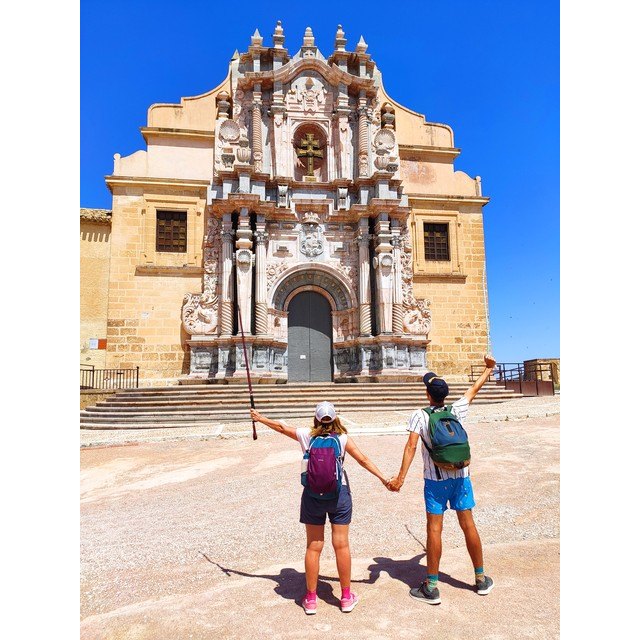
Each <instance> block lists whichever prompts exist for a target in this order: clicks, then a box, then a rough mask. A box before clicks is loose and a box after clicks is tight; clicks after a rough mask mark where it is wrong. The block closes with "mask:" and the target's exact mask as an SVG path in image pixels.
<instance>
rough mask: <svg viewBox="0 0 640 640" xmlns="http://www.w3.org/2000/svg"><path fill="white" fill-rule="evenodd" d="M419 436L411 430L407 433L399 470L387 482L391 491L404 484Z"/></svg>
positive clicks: (397, 489)
mask: <svg viewBox="0 0 640 640" xmlns="http://www.w3.org/2000/svg"><path fill="white" fill-rule="evenodd" d="M419 437H420V436H419V435H418V434H417V433H415V432H413V431H412V432H411V433H410V434H409V438H408V439H407V444H405V445H404V453H403V454H402V464H401V465H400V471H398V475H397V476H396V477H395V478H392V479H391V481H390V482H389V489H391V491H400V487H401V486H402V485H403V484H404V479H405V478H406V477H407V472H408V471H409V467H410V466H411V463H412V462H413V458H414V457H415V455H416V450H417V448H418V438H419Z"/></svg>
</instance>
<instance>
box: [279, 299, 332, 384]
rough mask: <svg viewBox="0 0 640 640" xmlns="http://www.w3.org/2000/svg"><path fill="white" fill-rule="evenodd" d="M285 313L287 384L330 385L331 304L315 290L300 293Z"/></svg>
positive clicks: (292, 300)
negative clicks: (326, 383)
mask: <svg viewBox="0 0 640 640" xmlns="http://www.w3.org/2000/svg"><path fill="white" fill-rule="evenodd" d="M288 311H289V317H288V358H287V361H288V369H289V376H288V378H289V382H331V380H332V379H333V378H332V371H333V362H332V360H333V359H332V340H331V336H332V325H331V305H330V304H329V302H328V301H327V299H326V298H325V297H324V296H322V295H320V294H319V293H317V292H315V291H301V292H300V293H298V294H296V295H295V296H294V297H293V298H292V299H291V301H290V302H289V309H288Z"/></svg>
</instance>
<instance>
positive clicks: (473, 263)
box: [413, 206, 489, 382]
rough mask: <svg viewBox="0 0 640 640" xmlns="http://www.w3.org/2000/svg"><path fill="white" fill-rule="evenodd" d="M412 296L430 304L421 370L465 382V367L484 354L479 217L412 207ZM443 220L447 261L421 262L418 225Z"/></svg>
mask: <svg viewBox="0 0 640 640" xmlns="http://www.w3.org/2000/svg"><path fill="white" fill-rule="evenodd" d="M413 221H414V224H415V226H414V229H415V235H414V239H415V244H414V247H415V248H414V292H415V296H416V298H419V299H426V300H430V301H431V305H430V307H429V309H430V311H431V332H430V333H429V339H430V340H431V342H430V344H429V345H428V347H427V368H428V369H430V370H433V371H435V372H436V373H438V374H440V375H446V376H448V378H449V379H450V380H452V381H460V382H463V381H464V382H466V381H467V380H468V379H469V377H468V376H469V374H470V371H471V365H473V364H482V362H483V356H484V354H485V353H487V351H488V342H489V341H488V330H487V307H486V304H485V302H486V297H485V282H484V260H485V254H484V234H483V226H482V214H481V213H480V212H477V213H466V212H460V211H451V210H448V211H436V210H426V209H425V208H419V207H418V206H414V209H413ZM446 221H448V222H449V240H450V253H451V258H452V260H451V261H449V262H437V263H436V262H427V261H426V260H425V258H424V246H423V241H422V238H421V237H419V236H420V230H421V228H422V224H423V223H424V222H446Z"/></svg>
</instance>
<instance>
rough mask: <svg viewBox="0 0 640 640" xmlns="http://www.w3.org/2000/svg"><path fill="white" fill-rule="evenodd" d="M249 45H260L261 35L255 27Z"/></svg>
mask: <svg viewBox="0 0 640 640" xmlns="http://www.w3.org/2000/svg"><path fill="white" fill-rule="evenodd" d="M251 46H252V47H261V46H262V36H261V35H260V32H259V31H258V30H257V29H256V32H255V33H254V34H253V35H252V36H251Z"/></svg>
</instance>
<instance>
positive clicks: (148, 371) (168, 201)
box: [107, 190, 204, 386]
mask: <svg viewBox="0 0 640 640" xmlns="http://www.w3.org/2000/svg"><path fill="white" fill-rule="evenodd" d="M113 202H114V207H113V229H112V240H111V274H112V275H111V284H110V287H109V320H108V323H107V367H120V368H131V367H136V366H139V367H140V385H141V386H145V385H148V384H160V383H164V382H168V381H174V380H175V379H176V378H178V377H179V376H182V375H184V374H185V373H188V371H189V361H188V350H187V346H186V344H185V336H183V331H182V322H181V316H180V314H181V309H182V302H183V299H184V296H185V294H187V293H193V292H200V291H201V287H202V238H203V233H204V227H203V222H202V212H203V210H204V201H203V200H202V199H201V198H199V197H198V195H197V193H196V194H194V193H193V192H192V191H189V190H172V192H171V193H166V192H165V194H164V195H163V196H157V195H153V194H149V193H148V192H147V194H145V196H143V195H142V193H141V194H140V195H139V196H132V195H119V194H114V200H113ZM158 208H167V209H181V210H186V211H187V220H188V228H187V235H188V239H189V242H188V248H187V252H186V253H156V251H155V233H156V231H155V225H156V210H157V209H158Z"/></svg>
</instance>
